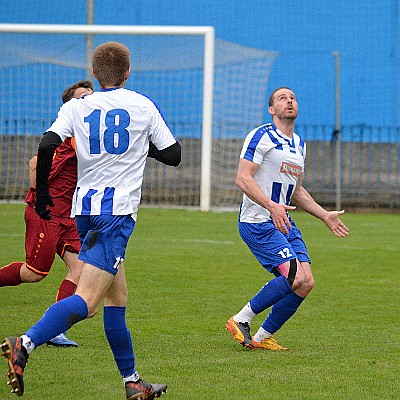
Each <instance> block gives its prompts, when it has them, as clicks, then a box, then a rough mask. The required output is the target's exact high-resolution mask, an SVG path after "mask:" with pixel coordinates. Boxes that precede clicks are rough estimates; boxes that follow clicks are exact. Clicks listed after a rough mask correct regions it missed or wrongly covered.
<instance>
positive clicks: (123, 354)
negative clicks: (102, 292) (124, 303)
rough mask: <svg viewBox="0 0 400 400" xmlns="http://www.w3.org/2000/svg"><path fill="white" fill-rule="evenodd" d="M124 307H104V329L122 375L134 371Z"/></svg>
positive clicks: (129, 334)
mask: <svg viewBox="0 0 400 400" xmlns="http://www.w3.org/2000/svg"><path fill="white" fill-rule="evenodd" d="M125 309H126V307H114V306H113V307H104V331H105V333H106V336H107V340H108V343H109V344H110V347H111V350H112V352H113V354H114V359H115V362H116V363H117V367H118V369H119V372H120V373H121V376H122V377H126V376H130V375H132V374H134V373H135V372H136V370H135V354H134V352H133V345H132V338H131V333H130V331H129V329H128V327H127V326H126V319H125Z"/></svg>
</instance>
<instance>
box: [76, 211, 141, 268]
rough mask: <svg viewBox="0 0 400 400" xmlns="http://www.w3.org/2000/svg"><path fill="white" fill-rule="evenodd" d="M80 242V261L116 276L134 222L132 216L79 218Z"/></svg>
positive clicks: (78, 216)
mask: <svg viewBox="0 0 400 400" xmlns="http://www.w3.org/2000/svg"><path fill="white" fill-rule="evenodd" d="M75 219H76V226H77V228H78V233H79V237H80V240H81V244H82V246H81V251H80V252H79V257H78V258H79V259H80V260H82V261H83V262H85V263H88V264H91V265H93V266H95V267H97V268H100V269H102V270H104V271H107V272H109V273H111V274H113V275H116V273H117V272H118V268H119V266H120V264H121V263H122V261H123V260H124V258H125V250H126V246H127V245H128V240H129V237H130V236H131V234H132V232H133V230H134V228H135V221H134V220H133V219H132V217H131V216H130V215H77V216H76V217H75Z"/></svg>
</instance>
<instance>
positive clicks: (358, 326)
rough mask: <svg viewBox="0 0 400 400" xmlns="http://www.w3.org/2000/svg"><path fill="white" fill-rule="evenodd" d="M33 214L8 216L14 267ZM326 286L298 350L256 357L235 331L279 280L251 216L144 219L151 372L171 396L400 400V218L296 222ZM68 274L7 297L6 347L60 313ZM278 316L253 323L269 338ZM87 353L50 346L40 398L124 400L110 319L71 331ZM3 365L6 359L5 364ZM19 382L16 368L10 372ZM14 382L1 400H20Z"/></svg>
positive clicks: (281, 338)
mask: <svg viewBox="0 0 400 400" xmlns="http://www.w3.org/2000/svg"><path fill="white" fill-rule="evenodd" d="M23 211H24V206H23V205H8V204H2V205H0V228H1V229H0V238H1V251H0V263H1V264H0V265H5V264H8V263H9V262H11V261H16V260H22V259H23V257H24V222H23ZM292 216H293V217H294V219H295V220H296V223H297V225H298V226H299V227H300V228H301V229H302V232H303V236H304V238H305V240H306V243H307V244H308V248H309V253H310V256H311V258H312V260H313V270H314V275H315V278H316V286H315V288H314V290H313V292H312V293H311V294H310V296H309V298H308V299H307V300H306V301H305V302H304V303H303V305H302V306H301V307H300V309H299V311H298V313H297V314H296V315H295V316H294V317H293V318H292V319H291V320H290V321H289V322H288V323H287V324H286V325H285V326H284V327H283V328H282V329H281V330H280V332H279V333H278V335H277V336H276V337H277V339H278V342H279V343H281V344H282V345H284V346H287V347H289V348H290V349H292V350H291V351H289V352H268V351H247V350H245V349H243V348H242V347H241V346H240V345H239V344H238V343H237V342H235V341H234V340H233V338H232V336H231V335H230V334H229V333H228V331H226V330H225V322H226V320H227V319H228V318H229V317H230V316H231V315H232V314H234V313H235V312H237V311H239V309H240V308H241V307H242V306H243V305H244V304H245V303H246V301H247V300H249V298H250V297H251V296H252V295H254V294H255V293H256V292H257V291H258V290H259V289H260V288H261V286H262V285H263V283H264V282H265V281H266V280H267V279H270V275H269V274H268V273H266V272H264V270H263V269H262V268H261V267H260V266H259V265H258V264H257V263H256V261H255V259H254V258H253V256H252V255H251V254H250V252H249V251H248V249H247V248H246V246H245V245H244V244H243V243H242V241H241V239H240V237H239V235H238V233H237V227H236V219H237V213H232V212H223V213H201V212H197V211H185V210H161V209H145V208H143V209H141V210H140V212H139V219H138V224H137V226H136V229H135V232H134V233H133V236H132V238H131V241H130V243H129V247H128V250H127V258H126V261H125V265H126V270H127V278H128V285H129V289H130V291H129V295H130V298H129V304H128V313H127V314H128V326H129V327H130V330H131V332H132V336H133V341H134V346H135V351H136V362H137V368H138V371H139V372H140V374H141V375H142V377H143V378H144V379H146V380H149V381H152V382H161V383H167V384H168V385H169V389H168V393H167V394H166V395H165V396H163V398H165V400H167V399H174V400H180V399H182V400H183V399H185V400H187V399H194V400H202V399H279V400H281V399H307V400H310V399H363V400H365V399H374V400H375V399H397V398H398V394H399V393H400V386H399V379H398V377H399V374H400V367H399V322H398V321H399V315H400V313H399V306H398V301H397V298H398V295H399V278H398V277H399V274H398V273H399V259H400V249H399V237H400V215H387V214H386V215H385V214H376V213H375V214H350V213H349V214H345V215H344V216H343V220H344V221H345V223H346V224H347V225H348V226H349V227H350V230H351V236H349V237H348V238H345V239H338V238H335V237H334V236H333V235H332V234H331V233H330V232H329V230H328V229H327V228H326V227H325V226H324V224H323V223H322V222H321V221H319V220H317V219H315V218H313V217H311V216H309V215H307V214H304V213H302V212H298V211H296V212H294V213H293V214H292ZM65 272H66V269H65V267H64V266H63V264H62V262H61V261H60V260H59V259H57V260H56V262H55V265H54V266H53V269H52V271H51V273H50V275H49V276H48V277H47V278H46V279H45V280H44V281H42V282H40V283H36V284H31V285H28V284H25V285H21V286H19V287H4V288H1V289H0V305H1V313H0V337H1V338H3V337H4V336H9V335H19V334H21V333H23V332H24V331H25V330H26V329H27V328H29V327H30V326H31V325H32V324H33V323H34V322H36V320H37V319H39V318H40V317H41V315H42V314H43V312H44V311H45V309H46V308H47V307H48V306H49V305H51V304H52V302H53V301H54V298H55V294H56V291H57V288H58V285H59V283H60V282H61V280H62V279H63V277H64V275H65ZM263 318H264V317H263V316H261V315H259V316H257V317H256V318H255V320H254V322H253V324H252V332H253V333H255V331H256V329H257V328H258V326H259V324H261V322H262V319H263ZM68 335H69V337H70V338H71V339H73V340H76V341H77V342H78V343H79V348H78V349H73V348H70V349H56V348H53V347H47V346H42V347H40V348H39V349H37V350H36V351H34V352H33V353H32V355H31V357H30V360H29V363H28V366H27V369H26V375H25V395H24V398H25V397H26V398H27V399H29V400H43V399H46V400H52V399H60V398H62V399H67V400H73V399H80V400H86V399H96V400H102V399H104V400H109V399H123V398H124V396H125V393H124V389H123V385H122V382H121V379H120V377H119V374H118V371H117V368H116V366H115V363H114V360H113V357H112V354H111V351H110V349H109V347H108V344H107V341H106V339H105V335H104V333H103V326H102V310H100V312H99V314H98V315H97V316H95V317H94V318H92V319H90V320H86V321H83V322H81V323H79V324H78V325H76V326H74V327H73V328H72V329H71V330H70V331H69V334H68ZM0 361H1V360H0ZM6 371H7V368H6V363H5V361H4V360H3V361H2V363H1V364H0V372H1V374H3V373H4V374H5V372H6ZM5 382H6V378H5V376H4V375H3V381H0V384H1V385H0V398H1V399H8V398H10V399H11V398H14V397H15V395H11V394H9V393H8V392H9V389H8V387H6V385H5Z"/></svg>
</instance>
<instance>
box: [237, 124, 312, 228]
mask: <svg viewBox="0 0 400 400" xmlns="http://www.w3.org/2000/svg"><path fill="white" fill-rule="evenodd" d="M305 157H306V144H305V142H304V141H303V140H302V139H301V138H300V136H298V135H297V134H296V133H293V136H292V137H291V138H289V137H288V136H286V135H285V134H284V133H282V132H281V131H280V130H279V129H277V128H276V127H275V125H274V124H266V125H262V126H260V127H258V128H256V129H253V130H252V131H251V132H250V133H249V134H248V135H247V137H246V139H245V142H244V145H243V148H242V152H241V154H240V158H244V159H246V160H248V161H251V162H254V163H256V164H258V165H259V168H258V170H257V172H256V173H255V174H254V177H253V178H254V179H255V181H256V182H257V184H258V185H259V187H260V188H261V190H262V191H263V192H264V193H265V194H266V195H267V196H268V197H269V198H270V199H271V200H273V201H275V202H276V203H279V204H286V205H289V204H290V199H291V197H292V194H293V192H294V190H295V189H296V185H297V182H298V180H299V177H300V175H301V174H302V173H303V172H304V161H305ZM269 218H270V213H269V211H268V210H267V209H266V208H264V207H262V206H260V205H258V204H257V203H255V202H254V201H253V200H251V199H250V198H249V197H248V196H247V195H246V194H243V201H242V205H241V208H240V214H239V220H240V221H241V222H249V223H258V222H265V221H267V220H268V219H269Z"/></svg>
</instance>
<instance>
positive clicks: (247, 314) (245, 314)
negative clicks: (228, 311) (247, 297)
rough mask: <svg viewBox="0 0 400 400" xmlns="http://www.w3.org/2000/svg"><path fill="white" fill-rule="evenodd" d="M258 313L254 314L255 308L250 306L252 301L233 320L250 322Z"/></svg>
mask: <svg viewBox="0 0 400 400" xmlns="http://www.w3.org/2000/svg"><path fill="white" fill-rule="evenodd" d="M255 315H256V314H254V312H253V310H252V309H251V307H250V302H248V303H247V304H246V305H245V306H244V307H243V308H242V310H241V311H239V312H238V313H237V314H236V315H235V316H234V317H233V320H234V321H236V322H242V323H245V324H246V323H247V324H250V322H251V320H252V319H253V318H254V316H255Z"/></svg>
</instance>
